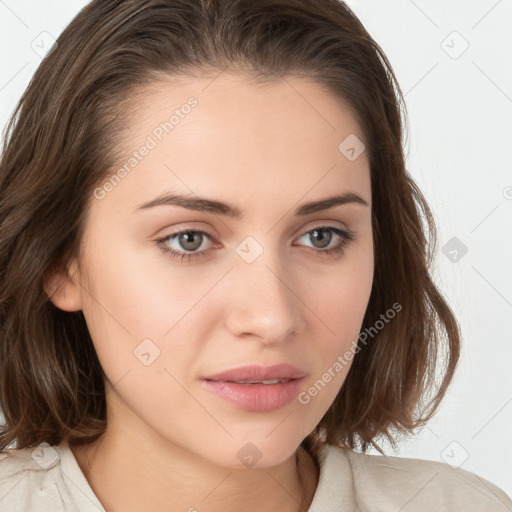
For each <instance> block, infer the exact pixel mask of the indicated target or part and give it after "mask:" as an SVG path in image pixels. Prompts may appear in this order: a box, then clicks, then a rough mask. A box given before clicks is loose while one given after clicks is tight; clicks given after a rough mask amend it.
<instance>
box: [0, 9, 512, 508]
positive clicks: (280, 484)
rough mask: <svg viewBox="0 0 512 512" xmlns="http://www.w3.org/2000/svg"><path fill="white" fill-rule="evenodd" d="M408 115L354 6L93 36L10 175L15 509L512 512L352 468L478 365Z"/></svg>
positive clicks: (150, 16)
mask: <svg viewBox="0 0 512 512" xmlns="http://www.w3.org/2000/svg"><path fill="white" fill-rule="evenodd" d="M402 106H403V98H402V96H401V93H400V89H399V87H398V85H397V84H396V80H395V77H394V74H393V72H392V70H391V66H390V65H389V63H388V61H387V59H386V57H385V55H384V54H383V53H382V51H381V50H380V48H379V47H378V45H377V44H376V43H375V42H374V41H373V40H372V38H371V37H370V36H369V34H368V33H367V32H366V30H365V29H364V28H363V26H362V25H361V23H360V22H359V21H358V20H357V18H356V17H355V16H354V15H353V14H352V12H351V11H350V10H349V9H348V8H347V7H346V6H345V5H344V4H343V3H341V2H337V1H333V0H314V1H308V2H304V1H299V0H264V1H258V2H253V1H227V0H214V1H207V0H182V1H171V0H167V1H164V0H160V1H140V0H138V1H135V0H125V1H111V2H105V1H99V0H97V1H93V2H91V3H90V4H89V5H88V6H87V7H86V8H84V9H83V10H82V11H81V12H80V13H79V14H78V16H77V17H76V18H75V19H74V20H73V22H72V23H71V24H70V25H69V26H68V27H67V28H66V30H65V31H64V32H63V34H62V35H61V36H60V37H59V39H58V41H57V45H56V47H55V48H54V49H53V51H52V52H51V53H50V54H49V55H48V57H47V58H46V59H45V60H44V61H43V62H42V64H41V66H40V68H39V69H38V71H37V73H36V74H35V76H34V79H33V81H32V83H31V84H30V86H29V88H28V89H27V91H26V93H25V94H24V95H23V97H22V99H21V101H20V104H19V107H18V109H17V111H16V113H15V115H14V116H13V119H12V121H11V124H10V126H9V130H8V134H7V139H6V144H5V150H4V153H3V156H2V162H1V172H0V180H1V182H0V186H1V192H0V193H1V201H0V205H1V206H0V208H1V210H0V218H1V219H2V225H1V232H0V239H1V250H0V258H1V268H2V277H1V279H2V296H1V299H0V300H1V304H2V309H1V310H0V311H1V323H2V330H3V333H2V341H1V363H0V364H1V371H0V374H1V381H0V382H1V384H0V387H1V397H2V402H1V406H2V410H3V412H4V415H5V425H4V426H3V429H2V433H1V436H0V439H1V441H0V449H2V450H3V454H2V456H3V460H2V461H1V462H0V474H1V479H0V481H1V484H0V510H18V509H23V510H26V511H32V510H34V511H35V510H46V509H49V510H50V509H51V510H54V511H59V510H79V511H89V510H91V511H92V510H95V511H96V510H108V511H115V510H123V511H132V510H133V511H135V510H145V511H161V510H189V511H193V510H199V511H217V510H221V509H222V510H223V511H226V510H238V511H240V510H255V509H257V510H265V511H274V510H280V511H296V510H309V511H325V510H345V509H346V510H407V509H409V510H468V509H473V510H481V509H485V510H501V509H503V507H504V506H510V505H512V502H511V501H510V499H509V498H508V497H507V496H506V495H505V493H504V492H503V491H501V490H500V489H498V488H496V487H495V486H493V485H492V484H490V483H489V482H485V481H483V480H482V479H479V478H478V477H475V476H474V475H472V474H470V473H467V472H465V471H463V470H454V469H452V468H451V467H449V466H445V465H443V464H440V463H435V462H429V461H419V460H413V459H399V458H393V457H379V456H370V455H364V454H363V453H361V452H364V451H366V450H367V448H369V447H370V446H375V447H377V448H378V447H379V444H378V442H379V439H382V438H387V439H389V440H391V441H393V440H394V439H395V437H396V436H397V435H399V434H401V433H407V432H411V431H412V430H413V429H414V428H415V427H417V426H420V425H422V424H424V423H425V422H426V421H427V420H428V419H429V418H430V417H432V415H433V414H434V412H435V411H436V409H437V407H438V405H439V403H440V401H441V399H442V398H443V396H444V394H445V392H446V389H447V387H448V385H449V383H450V380H451V379H452V376H453V373H454V370H455V367H456V364H457V360H458V357H459V349H460V348H459V345H460V334H459V329H458V325H457V322H456V320H455V318H454V316H453V314H452V312H451V310H450V308H449V306H448V305H447V303H446V302H445V300H444V299H443V297H442V295H441V294H440V292H439V291H438V290H437V288H436V287H435V285H434V283H433V282H432V280H431V278H430V276H429V273H428V270H429V265H430V258H431V254H432V252H431V251H432V245H429V244H428V238H427V236H426V234H425V232H424V229H423V225H422V217H421V215H422V214H423V215H424V216H425V218H426V220H427V223H428V228H429V234H430V235H431V241H432V242H433V241H435V227H434V224H433V221H432V216H431V214H430V210H429V207H428V205H427V203H426V202H425V200H424V198H423V196H422V194H421V192H420V191H419V190H418V188H417V187H416V185H415V184H414V182H413V181H412V180H411V178H410V177H409V176H408V174H407V172H406V171H405V166H404V158H403V152H402V146H401V143H402V139H401V137H402V119H401V113H402V111H401V107H402ZM441 352H443V353H444V355H445V357H444V358H443V359H440V358H438V354H440V353H441ZM439 375H440V378H438V379H437V380H436V379H435V378H434V377H435V376H436V377H439ZM13 443H15V444H16V449H7V448H8V447H9V448H12V445H13ZM356 450H357V451H356ZM2 507H3V508H2ZM500 507H501V508H500Z"/></svg>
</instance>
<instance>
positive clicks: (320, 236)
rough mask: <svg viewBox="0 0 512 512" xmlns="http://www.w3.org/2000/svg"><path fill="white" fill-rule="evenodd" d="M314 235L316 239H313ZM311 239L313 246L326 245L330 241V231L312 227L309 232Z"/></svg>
mask: <svg viewBox="0 0 512 512" xmlns="http://www.w3.org/2000/svg"><path fill="white" fill-rule="evenodd" d="M314 237H316V241H315V240H314V239H313V238H314ZM310 238H311V241H312V242H313V244H314V245H315V242H317V244H316V245H315V247H320V248H321V247H327V246H328V245H329V243H330V241H331V238H332V233H331V232H330V231H329V230H328V229H314V230H313V231H312V232H311V234H310Z"/></svg>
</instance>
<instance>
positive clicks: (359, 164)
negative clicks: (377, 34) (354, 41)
mask: <svg viewBox="0 0 512 512" xmlns="http://www.w3.org/2000/svg"><path fill="white" fill-rule="evenodd" d="M132 108H133V110H132V111H131V117H130V119H131V121H130V122H128V125H127V130H126V132H125V134H124V135H123V143H122V145H121V147H119V148H116V149H117V150H118V152H119V154H120V155H122V156H121V157H120V159H119V160H118V162H117V163H118V165H117V167H116V168H115V169H113V171H115V173H116V176H115V177H114V178H113V179H111V180H109V181H108V182H103V183H102V184H100V185H99V187H98V188H97V189H96V190H95V193H94V197H93V198H91V209H90V212H89V216H88V219H87V224H86V229H85V234H84V239H83V253H82V256H83V258H82V260H81V261H80V262H79V267H73V265H75V263H76V262H73V263H72V267H71V268H72V269H73V268H74V269H75V270H76V269H78V270H79V273H76V274H72V277H73V279H71V280H70V282H69V283H68V284H66V285H65V286H66V287H67V288H65V294H63V295H62V296H64V295H65V297H66V298H64V299H59V298H58V297H57V296H56V297H55V298H54V299H53V300H54V302H56V304H57V305H60V306H62V307H63V308H66V307H67V308H68V309H82V310H83V313H84V315H85V318H86V320H87V325H88V327H89V329H90V333H91V336H92V339H93V342H94V345H95V348H96V351H97V353H98V357H99V360H100V362H101V365H102V367H103V369H104V372H105V374H106V377H107V383H106V384H107V404H108V428H109V429H119V430H121V429H123V431H124V432H128V433H129V435H132V436H135V437H136V438H137V439H139V441H140V442H144V443H156V444H158V445H160V446H161V447H167V448H171V447H172V448H173V449H174V448H175V449H180V450H186V451H187V452H191V453H192V454H194V455H198V456H200V457H201V458H204V459H207V460H208V461H210V462H213V463H215V464H219V465H222V466H227V467H242V466H243V465H244V464H245V465H246V466H252V465H254V464H257V465H258V466H259V467H269V466H273V465H277V464H279V463H280V462H282V461H284V460H286V459H287V458H289V457H290V456H291V455H292V454H293V452H294V451H295V450H296V449H297V447H298V445H299V444H300V442H301V441H302V440H303V439H304V438H305V437H306V436H307V435H308V434H309V433H310V432H311V430H312V429H313V428H314V427H315V426H316V425H317V424H318V422H319V421H320V419H321V418H322V416H323V415H324V413H325V412H326V411H327V409H328V408H329V406H330V405H331V403H332V401H333V400H334V398H335V397H336V394H337V393H338V391H339V390H340V388H341V386H342V384H343V381H344V379H345V377H346V375H347V372H348V370H349V367H350V362H351V357H350V355H349V356H348V357H347V354H346V352H347V351H353V350H354V347H355V344H354V341H355V339H356V338H357V335H358V332H359V331H360V328H361V324H362V320H363V316H364V313H365V310H366V306H367V303H368V300H369V296H370V291H371V285H372V279H373V256H374V255H373V243H372V229H371V188H370V171H369V162H368V159H367V154H366V152H365V151H364V146H362V145H361V140H362V138H363V136H362V133H361V130H360V127H359V126H358V124H357V123H356V121H355V119H354V118H353V117H352V115H351V113H350V112H349V110H348V109H347V108H346V107H345V106H344V105H343V104H342V103H341V102H340V101H338V100H337V99H335V97H334V96H332V95H330V94H329V93H328V92H327V91H326V90H324V89H323V88H322V87H321V86H320V85H318V84H316V83H314V82H311V81H306V80H305V79H300V78H291V77H289V78H287V79H286V80H283V81H279V82H274V83H270V84H265V85H255V84H253V83H251V82H249V81H248V79H246V78H242V77H241V76H237V75H228V74H222V75H220V76H218V77H217V78H215V79H214V78H213V77H210V78H204V79H198V78H194V79H190V80H189V81H186V80H183V81H182V82H180V83H175V82H173V83H171V82H165V83H164V82H162V83H154V84H152V86H151V88H148V89H147V90H146V91H145V93H144V94H143V95H141V96H140V97H138V99H137V100H136V101H134V104H133V106H132ZM347 137H348V139H347ZM348 194H352V195H351V196H348ZM165 195H167V196H168V201H167V202H166V201H164V200H162V201H158V204H154V205H152V206H151V205H149V206H148V205H147V204H148V203H151V202H154V201H155V200H156V199H157V198H160V197H162V196H165ZM356 196H357V197H359V198H360V200H359V199H357V197H356ZM343 197H345V198H346V199H347V198H348V199H347V201H345V202H343V200H342V198H343ZM364 203H366V204H364ZM145 204H146V206H144V205H145ZM178 232H182V234H181V235H179V234H177V233H178ZM347 232H349V234H350V233H352V234H353V240H348V239H346V238H345V234H344V233H347ZM158 240H160V241H158ZM59 300H62V302H60V303H59V302H58V301H59ZM66 301H67V302H66ZM349 354H350V352H349ZM276 365H290V366H280V367H277V368H272V367H274V366H276ZM247 366H256V367H257V368H256V369H254V368H253V369H252V370H251V369H249V370H248V371H247V372H245V373H244V371H241V372H240V373H238V374H237V373H234V374H230V375H220V374H222V373H224V372H227V371H228V370H234V369H239V368H242V367H247ZM291 367H293V368H291ZM260 371H261V372H260ZM207 377H210V379H206V378H207ZM275 378H280V379H290V380H287V381H284V382H278V383H275V381H274V379H275ZM230 380H232V381H237V382H228V381H230ZM247 380H251V381H257V382H259V383H257V382H253V383H243V382H241V381H247ZM263 380H266V381H270V382H269V383H262V381H263ZM272 382H274V383H272Z"/></svg>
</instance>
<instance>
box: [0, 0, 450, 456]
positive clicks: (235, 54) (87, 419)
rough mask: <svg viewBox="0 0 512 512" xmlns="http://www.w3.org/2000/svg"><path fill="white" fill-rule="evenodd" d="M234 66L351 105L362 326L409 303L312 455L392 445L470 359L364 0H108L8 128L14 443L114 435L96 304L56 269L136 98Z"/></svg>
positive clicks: (5, 296) (3, 342) (3, 394)
mask: <svg viewBox="0 0 512 512" xmlns="http://www.w3.org/2000/svg"><path fill="white" fill-rule="evenodd" d="M228 68H229V70H230V71H236V72H238V73H244V74H245V75H246V76H247V77H248V78H250V79H254V80H274V79H280V78H282V77H285V76H287V75H288V76H291V75H295V76H303V77H308V78H312V79H314V80H315V81H316V82H318V83H319V84H322V85H323V86H325V87H326V88H327V90H329V91H330V92H331V93H332V94H334V95H336V97H338V98H339V99H340V100H343V101H344V102H346V104H348V105H349V106H350V108H351V109H352V110H353V113H354V115H355V116H356V119H357V120H358V122H359V124H360V126H361V129H362V131H363V134H364V141H365V144H366V151H367V155H368V158H369V162H370V170H371V186H372V205H373V211H372V215H373V218H372V227H373V237H374V248H375V274H374V281H373V287H372V291H371V296H370V300H369V303H368V307H367V310H366V313H365V317H364V320H363V325H362V329H363V330H367V329H369V328H371V327H372V326H374V324H375V323H376V322H377V321H378V319H379V318H381V315H382V313H383V312H385V311H387V310H389V308H390V306H391V304H393V303H397V304H399V305H400V306H401V308H402V309H401V311H400V313H399V315H398V318H397V319H396V320H392V321H390V322H386V324H385V325H384V326H383V328H382V329H380V331H379V332H378V334H377V335H375V337H373V335H372V339H371V340H369V341H368V342H366V341H365V343H364V345H363V343H361V341H362V340H361V339H360V340H359V341H360V344H359V347H360V350H359V351H358V353H357V355H355V357H354V360H353V364H352V367H351V368H350V371H349V373H348V375H347V378H346V381H345V383H344V385H343V386H342V388H341V390H340V392H339V394H338V396H337V397H336V399H335V400H334V402H333V404H332V405H331V407H330V409H329V410H328V411H327V413H326V414H325V416H324V417H323V418H322V420H321V421H320V423H319V424H318V426H317V427H316V428H315V429H314V430H313V431H312V432H311V433H310V434H309V435H308V437H307V438H306V439H305V440H304V441H303V443H302V446H303V447H304V448H305V449H307V450H309V451H310V452H311V453H313V454H315V455H317V454H318V450H319V449H320V448H321V446H322V445H323V444H325V443H330V444H337V445H340V446H344V447H349V448H357V447H359V448H361V449H362V450H366V449H367V448H368V447H369V446H370V445H373V446H376V447H377V448H379V447H378V446H377V445H376V440H377V439H378V438H380V437H384V438H387V439H389V440H390V441H391V442H392V443H394V442H395V438H396V436H397V435H399V434H405V433H407V432H410V431H412V430H413V429H414V428H416V427H417V426H419V425H421V424H423V423H424V422H425V421H426V420H428V419H429V418H430V417H431V416H432V414H434V412H435V411H436V410H437V407H438V405H439V402H440V400H441V399H442V397H443V396H444V394H445V392H446V389H447V386H448V385H449V383H450V381H451V379H452V376H453V373H454V370H455V367H456V364H457V361H458V358H459V345H460V332H459V326H458V324H457V321H456V319H455V318H454V315H453V313H452V311H451V309H450V308H449V306H448V305H447V303H446V301H445V300H444V298H443V297H442V295H441V293H440V292H439V290H438V289H437V288H436V286H435V285H434V283H433V281H432V279H431V277H430V275H429V270H430V267H431V263H432V256H433V254H434V252H435V246H436V231H435V224H434V220H433V217H432V214H431V212H430V210H429V207H428V205H427V203H426V201H425V199H424V197H423V195H422V194H421V192H420V191H419V190H418V188H417V186H416V185H415V183H414V182H413V180H412V179H411V177H410V175H409V174H408V172H407V171H406V169H405V163H404V155H403V148H402V143H403V141H402V128H403V126H404V123H405V121H406V110H405V105H404V99H403V95H402V92H401V91H400V88H399V86H398V84H397V82H396V77H395V75H394V73H393V71H392V68H391V65H390V64H389V62H388V60H387V58H386V56H385V55H384V53H383V51H382V50H381V49H380V47H379V46H378V45H377V44H376V43H375V41H374V40H373V39H372V38H371V37H370V35H369V34H368V33H367V31H366V30H365V28H364V27H363V26H362V24H361V22H360V21H359V20H358V19H357V18H356V16H355V15H354V14H353V13H352V11H351V10H350V9H349V8H348V7H347V6H346V5H344V4H343V3H342V2H340V1H337V0H308V1H305V0H258V1H254V0H152V1H150V0H110V1H104V0H94V1H93V2H91V3H90V4H89V5H87V6H86V7H85V8H84V9H83V10H82V11H81V12H80V13H79V14H78V15H77V16H76V18H75V19H74V20H73V21H72V22H71V23H70V25H69V26H68V27H67V28H66V29H65V30H64V32H63V33H62V34H61V36H60V37H59V38H58V40H57V46H56V47H55V48H54V49H53V51H51V52H50V53H49V55H47V56H46V58H45V59H44V60H43V61H42V62H41V65H40V66H39V68H38V70H37V72H36V73H35V75H34V77H33V79H32V81H31V83H30V85H29V86H28V88H27V90H26V91H25V92H24V94H23V96H22V97H21V100H20V102H19V104H18V105H17V107H16V109H15V111H14V114H13V116H12V118H11V120H10V122H9V124H8V127H7V130H6V134H5V141H4V151H3V155H2V159H1V163H0V219H1V225H0V282H1V291H0V325H1V329H2V331H1V339H0V400H1V404H0V405H1V407H2V409H3V413H4V415H5V424H4V425H3V426H2V428H1V430H0V451H1V450H3V449H4V448H6V447H7V446H8V445H10V444H11V443H15V444H16V447H18V448H24V447H29V446H34V445H37V444H39V443H40V442H43V441H46V442H48V443H50V444H57V443H60V442H62V441H65V440H67V441H69V442H77V443H80V442H89V441H93V440H94V439H96V438H98V437H99V436H100V435H101V434H102V433H103V431H104V429H105V427H106V398H105V387H104V380H103V379H104V374H103V371H102V368H101V365H100V362H99V360H98V358H97V355H96V352H95V350H94V347H93V344H92V340H91V338H90V334H89V331H88V329H87V325H86V322H85V319H84V316H83V313H82V312H81V311H78V312H65V311H62V310H60V309H58V308H57V307H55V306H54V305H53V304H52V302H51V301H50V300H49V297H48V295H47V294H46V293H45V288H44V287H45V283H46V281H45V278H46V276H47V275H48V274H49V273H50V272H51V270H52V269H56V268H58V267H59V265H61V266H65V265H66V262H67V261H69V258H70V257H71V256H77V255H78V254H79V251H80V241H81V237H82V233H83V227H84V222H85V219H86V215H87V208H88V204H89V200H90V198H91V196H92V192H93V190H94V188H95V187H96V186H97V185H98V184H99V183H101V182H102V181H103V180H104V179H105V177H106V176H108V174H109V173H110V172H112V169H113V166H114V163H115V156H116V155H115V150H116V145H117V143H118V142H119V140H120V139H119V137H120V136H121V135H122V133H123V132H122V130H119V125H118V121H119V120H122V119H123V115H124V112H125V108H124V106H126V104H127V103H126V102H128V101H129V100H130V98H133V97H134V94H135V93H136V92H137V91H139V92H140V91H141V90H143V88H144V87H145V86H148V85H150V84H151V82H153V81H155V80H161V79H163V78H165V77H172V76H176V77H178V78H179V77H180V76H186V75H189V76H205V75H206V74H207V73H211V74H212V76H213V73H217V74H218V73H220V72H222V71H223V70H226V69H228ZM116 123H117V124H116ZM114 127H115V128H114ZM340 142H341V141H340ZM424 221H425V223H424ZM427 230H428V236H426V234H427Z"/></svg>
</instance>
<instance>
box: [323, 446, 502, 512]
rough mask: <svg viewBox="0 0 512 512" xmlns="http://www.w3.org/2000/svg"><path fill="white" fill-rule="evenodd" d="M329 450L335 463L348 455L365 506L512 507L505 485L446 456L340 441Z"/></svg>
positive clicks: (360, 501)
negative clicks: (387, 451) (379, 450)
mask: <svg viewBox="0 0 512 512" xmlns="http://www.w3.org/2000/svg"><path fill="white" fill-rule="evenodd" d="M327 450H328V451H329V452H330V458H331V466H332V465H333V463H335V461H336V460H341V459H343V458H345V459H346V460H348V463H349V465H350V468H351V474H352V488H353V490H354V494H355V498H356V499H355V501H356V502H357V503H358V504H360V505H361V509H362V510H371V509H372V507H373V509H375V507H377V508H378V509H379V510H402V511H403V512H407V511H413V510H414V511H423V510H425V511H426V510H429V511H430V510H436V511H444V510H446V511H459V510H460V511H467V510H485V511H505V510H512V501H511V500H510V498H509V497H508V496H507V494H506V493H505V492H503V491H502V490H501V489H500V488H498V487H497V486H495V485H494V484H491V483H490V482H488V481H487V480H485V479H483V478H480V477H479V476H477V475H475V474H474V473H471V472H469V471H466V470H463V469H460V468H459V469H455V468H452V467H451V466H449V465H448V464H444V463H442V462H435V461H429V460H420V459H408V458H401V457H391V456H381V455H366V454H361V453H356V452H354V451H351V450H343V449H341V448H338V447H334V446H328V448H327Z"/></svg>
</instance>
